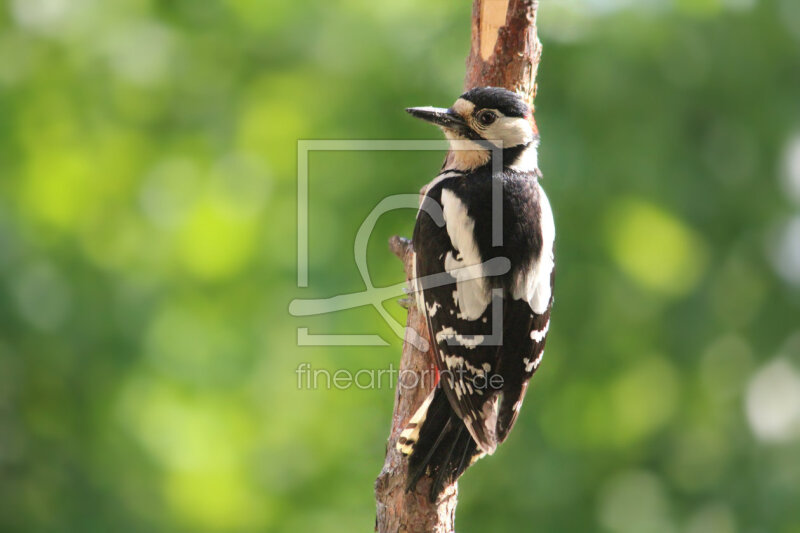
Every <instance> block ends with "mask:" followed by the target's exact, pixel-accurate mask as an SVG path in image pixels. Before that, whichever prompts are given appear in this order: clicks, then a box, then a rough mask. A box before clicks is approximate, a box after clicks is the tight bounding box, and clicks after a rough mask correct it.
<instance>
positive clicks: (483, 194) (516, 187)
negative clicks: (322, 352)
mask: <svg viewBox="0 0 800 533" xmlns="http://www.w3.org/2000/svg"><path fill="white" fill-rule="evenodd" d="M406 111H408V112H409V113H410V114H411V115H413V116H414V117H417V118H420V119H422V120H425V121H427V122H430V123H432V124H435V125H436V126H438V127H439V128H441V129H442V131H443V132H444V135H445V137H446V138H447V139H448V140H450V145H451V146H450V147H451V150H450V152H449V154H448V156H447V159H446V160H445V163H444V165H443V167H442V169H441V171H440V173H439V174H438V175H437V176H436V178H435V179H434V180H433V181H432V182H431V183H430V184H429V185H428V186H427V188H426V189H425V190H424V192H423V196H422V201H421V203H420V209H419V211H418V213H417V220H416V226H415V228H414V234H413V244H414V251H415V256H414V263H413V265H414V269H415V272H414V281H412V283H413V285H414V286H413V291H414V293H415V299H416V302H417V305H418V307H419V309H420V311H421V312H422V313H423V314H424V315H425V318H426V320H427V325H428V331H429V332H430V337H431V340H432V343H433V346H432V349H431V352H432V353H433V356H434V359H435V365H436V369H437V372H438V376H439V379H438V383H437V385H436V387H435V388H434V390H433V391H432V392H431V393H430V395H429V396H428V397H427V398H426V399H425V401H424V402H423V403H422V405H421V406H420V407H419V408H418V410H417V411H416V412H415V413H414V415H413V416H412V417H411V420H410V421H409V422H408V424H407V426H406V427H405V429H404V430H403V431H402V432H401V434H400V437H399V439H398V442H397V448H398V450H399V451H400V452H401V453H403V454H404V455H406V456H408V485H407V487H406V489H407V490H412V489H413V488H414V487H415V486H416V484H417V482H418V481H419V479H420V478H421V477H422V476H423V475H428V476H430V477H431V478H432V479H433V482H432V484H431V489H430V493H429V497H430V499H431V501H436V499H437V498H438V497H439V495H440V494H441V492H442V491H443V489H444V487H445V486H446V485H449V484H450V483H452V482H453V481H455V480H456V479H458V477H459V476H461V474H463V473H464V471H465V470H466V469H467V468H468V467H469V466H470V465H472V464H473V463H474V462H475V461H477V460H478V459H480V458H481V457H483V456H485V455H490V454H492V453H494V451H495V450H496V448H497V446H498V444H500V443H501V442H503V441H504V440H505V439H506V438H507V437H508V434H509V432H510V431H511V428H512V427H513V426H514V422H515V421H516V419H517V416H518V415H519V411H520V407H521V405H522V400H523V398H524V396H525V392H526V390H527V387H528V381H529V380H530V378H531V376H533V374H534V372H536V369H537V368H538V367H539V364H540V362H541V360H542V355H543V352H544V346H545V341H546V339H547V332H548V329H549V326H550V310H551V307H552V303H553V295H552V293H553V279H554V266H555V262H554V255H553V245H554V240H555V226H554V223H553V214H552V211H551V209H550V203H549V201H548V199H547V196H546V195H545V192H544V190H542V188H541V186H540V185H539V177H540V172H539V168H538V157H537V149H538V144H539V136H538V132H537V129H536V125H535V122H534V120H533V115H532V111H531V109H530V107H529V106H528V104H527V103H526V101H525V100H524V99H523V98H522V97H520V96H518V95H517V94H515V93H513V92H511V91H508V90H506V89H501V88H497V87H479V88H475V89H471V90H469V91H467V92H465V93H464V94H462V95H461V96H460V97H459V98H458V99H457V100H456V102H455V103H454V104H453V106H452V107H450V108H447V109H442V108H433V107H413V108H408V109H406ZM498 158H501V159H502V161H497V159H498ZM495 194H499V196H495ZM498 212H499V214H498Z"/></svg>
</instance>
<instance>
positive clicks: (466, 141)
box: [406, 87, 539, 172]
mask: <svg viewBox="0 0 800 533" xmlns="http://www.w3.org/2000/svg"><path fill="white" fill-rule="evenodd" d="M406 111H408V112H409V113H410V114H411V115H413V116H415V117H417V118H421V119H422V120H425V121H428V122H430V123H432V124H436V125H437V126H439V127H440V128H441V129H442V131H443V132H444V134H445V136H446V137H447V138H448V139H449V140H450V141H451V148H452V150H451V153H450V155H449V156H448V161H447V163H446V166H447V167H448V168H456V169H459V170H471V169H473V168H476V167H479V166H481V165H485V164H486V163H488V162H489V160H490V159H491V155H492V147H496V148H502V149H503V166H505V167H510V168H516V169H518V170H520V171H528V172H531V171H535V170H536V168H537V166H538V161H537V156H536V149H537V146H538V142H539V136H538V133H537V131H536V125H535V122H534V121H533V114H532V113H531V108H530V106H529V105H528V104H527V102H526V101H525V99H524V98H523V97H521V96H519V95H517V94H516V93H513V92H511V91H508V90H506V89H502V88H499V87H476V88H475V89H471V90H469V91H467V92H465V93H464V94H462V95H461V96H460V97H459V98H458V100H456V102H455V103H454V104H453V105H452V106H451V107H449V108H436V107H410V108H408V109H406ZM452 141H459V142H458V143H453V142H452Z"/></svg>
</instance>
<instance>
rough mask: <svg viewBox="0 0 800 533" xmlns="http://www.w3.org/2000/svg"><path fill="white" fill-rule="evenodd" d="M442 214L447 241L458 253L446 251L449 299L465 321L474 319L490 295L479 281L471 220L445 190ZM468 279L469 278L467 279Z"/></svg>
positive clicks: (462, 207) (459, 204)
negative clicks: (452, 288) (450, 286)
mask: <svg viewBox="0 0 800 533" xmlns="http://www.w3.org/2000/svg"><path fill="white" fill-rule="evenodd" d="M442 211H443V213H444V221H445V224H446V227H447V235H448V236H449V237H450V242H451V243H452V245H453V248H455V249H456V250H457V251H458V254H457V255H456V256H453V253H452V252H448V253H447V256H446V257H445V260H444V268H445V270H446V271H447V272H448V273H449V274H450V275H451V276H453V277H454V278H456V290H455V292H454V293H453V299H454V300H455V301H456V304H457V305H458V308H459V310H460V311H461V315H462V316H463V318H465V319H466V320H477V319H479V318H480V317H481V315H483V312H484V311H485V310H486V307H487V306H488V305H489V302H490V301H491V294H490V292H489V291H488V290H487V288H486V283H485V280H484V279H483V267H482V266H481V255H480V252H479V251H478V245H477V243H476V242H475V237H474V235H475V233H474V232H475V221H474V220H473V219H472V218H471V217H470V216H469V214H468V213H467V208H466V206H465V205H464V203H463V202H462V201H461V200H460V199H459V198H458V197H457V196H456V195H455V194H454V193H453V192H452V191H449V190H447V189H445V190H443V191H442ZM470 278H472V279H470Z"/></svg>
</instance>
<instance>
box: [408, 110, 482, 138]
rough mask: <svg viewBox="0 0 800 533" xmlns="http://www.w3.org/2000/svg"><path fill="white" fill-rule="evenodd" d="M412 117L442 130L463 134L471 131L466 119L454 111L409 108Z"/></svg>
mask: <svg viewBox="0 0 800 533" xmlns="http://www.w3.org/2000/svg"><path fill="white" fill-rule="evenodd" d="M406 111H408V113H409V114H411V116H414V117H417V118H421V119H422V120H425V121H427V122H430V123H431V124H436V125H437V126H440V127H442V128H447V129H449V130H453V131H456V132H458V133H463V132H465V131H466V130H468V129H469V127H468V126H467V123H466V122H465V121H464V119H463V118H462V117H461V115H459V114H458V113H456V112H455V111H453V110H452V109H445V108H443V107H409V108H406Z"/></svg>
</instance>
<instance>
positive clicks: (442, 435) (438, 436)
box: [397, 387, 482, 501]
mask: <svg viewBox="0 0 800 533" xmlns="http://www.w3.org/2000/svg"><path fill="white" fill-rule="evenodd" d="M397 448H398V450H400V451H401V452H402V453H403V454H404V455H407V456H409V459H408V485H407V486H406V490H409V491H410V490H413V489H414V487H416V484H417V482H418V481H419V480H420V478H422V476H424V475H426V474H427V475H428V476H430V477H431V478H433V483H432V484H431V491H430V495H429V496H430V499H431V501H436V499H437V498H438V497H439V494H440V493H441V492H442V490H443V489H444V487H445V486H447V485H449V484H450V483H452V482H454V481H455V480H456V479H458V478H459V476H461V474H463V473H464V470H466V469H467V467H468V466H469V465H470V464H472V463H473V462H474V461H475V460H476V459H477V458H479V457H480V456H481V455H482V453H481V451H480V449H479V448H478V446H477V444H476V443H475V441H474V440H473V439H472V436H471V435H470V434H469V431H467V428H466V427H465V426H464V423H463V422H462V421H461V419H460V418H459V417H458V415H456V413H455V412H454V411H453V409H452V408H451V407H450V403H449V402H448V400H447V396H446V394H445V392H444V390H442V388H441V387H436V388H435V389H434V390H433V391H431V393H430V394H429V395H428V397H427V398H426V399H425V401H424V402H423V403H422V405H421V406H420V408H419V409H418V410H417V412H416V413H414V416H412V417H411V420H410V421H409V423H408V425H407V426H406V429H404V430H403V432H402V433H401V434H400V439H399V441H398V443H397Z"/></svg>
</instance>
